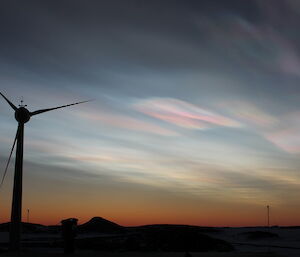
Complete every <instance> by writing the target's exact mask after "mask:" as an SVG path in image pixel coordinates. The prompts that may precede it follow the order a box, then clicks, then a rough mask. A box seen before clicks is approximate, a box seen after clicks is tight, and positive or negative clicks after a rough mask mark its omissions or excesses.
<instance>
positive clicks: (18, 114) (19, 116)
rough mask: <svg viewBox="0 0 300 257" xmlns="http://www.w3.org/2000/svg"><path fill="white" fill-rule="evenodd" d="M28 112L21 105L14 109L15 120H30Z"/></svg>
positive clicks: (21, 121)
mask: <svg viewBox="0 0 300 257" xmlns="http://www.w3.org/2000/svg"><path fill="white" fill-rule="evenodd" d="M30 116H31V115H30V112H29V111H28V110H27V109H26V108H25V107H23V106H21V107H19V108H18V109H17V110H16V111H15V118H16V120H17V122H20V123H26V122H28V121H29V120H30Z"/></svg>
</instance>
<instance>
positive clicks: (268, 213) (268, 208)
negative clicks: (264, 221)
mask: <svg viewBox="0 0 300 257" xmlns="http://www.w3.org/2000/svg"><path fill="white" fill-rule="evenodd" d="M267 215H268V228H269V227H270V206H269V205H267Z"/></svg>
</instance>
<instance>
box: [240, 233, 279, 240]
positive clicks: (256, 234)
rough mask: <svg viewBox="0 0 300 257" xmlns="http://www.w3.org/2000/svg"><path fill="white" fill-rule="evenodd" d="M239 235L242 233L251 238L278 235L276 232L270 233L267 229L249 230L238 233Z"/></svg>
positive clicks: (257, 238) (274, 236)
mask: <svg viewBox="0 0 300 257" xmlns="http://www.w3.org/2000/svg"><path fill="white" fill-rule="evenodd" d="M240 235H244V236H246V237H247V238H248V239H251V240H259V239H266V238H276V237H279V236H278V235H277V234H276V233H272V232H268V231H249V232H244V233H240Z"/></svg>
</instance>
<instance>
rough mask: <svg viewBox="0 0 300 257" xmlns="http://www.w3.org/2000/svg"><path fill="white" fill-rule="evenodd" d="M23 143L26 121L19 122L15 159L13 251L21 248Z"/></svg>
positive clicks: (10, 236)
mask: <svg viewBox="0 0 300 257" xmlns="http://www.w3.org/2000/svg"><path fill="white" fill-rule="evenodd" d="M23 144H24V123H23V122H19V126H18V138H17V150H16V161H15V175H14V188H13V199H12V207H11V222H10V231H9V248H10V250H13V251H18V250H20V248H21V220H22V177H23Z"/></svg>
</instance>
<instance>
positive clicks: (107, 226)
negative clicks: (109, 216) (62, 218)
mask: <svg viewBox="0 0 300 257" xmlns="http://www.w3.org/2000/svg"><path fill="white" fill-rule="evenodd" d="M124 229H125V228H124V227H122V226H120V225H119V224H117V223H114V222H111V221H109V220H106V219H104V218H102V217H94V218H92V219H91V220H90V221H88V222H86V223H84V224H82V225H79V226H78V232H98V233H119V232H123V231H124Z"/></svg>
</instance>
